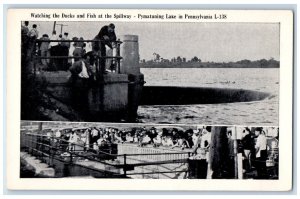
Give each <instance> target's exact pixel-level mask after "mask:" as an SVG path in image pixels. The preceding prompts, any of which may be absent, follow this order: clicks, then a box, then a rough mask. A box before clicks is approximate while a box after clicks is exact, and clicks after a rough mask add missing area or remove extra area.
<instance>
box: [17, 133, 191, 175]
mask: <svg viewBox="0 0 300 199" xmlns="http://www.w3.org/2000/svg"><path fill="white" fill-rule="evenodd" d="M115 147H117V150H112V149H113V147H112V146H110V150H107V151H103V150H97V151H96V150H93V149H91V148H89V147H88V146H86V145H84V144H77V143H72V142H69V141H68V140H65V139H61V138H56V137H54V136H47V135H41V134H38V133H37V134H34V133H25V132H23V133H21V150H23V151H26V152H28V153H29V154H32V155H33V156H35V157H37V158H38V159H40V160H42V161H43V162H46V163H47V164H49V165H50V166H53V164H54V160H58V161H63V162H64V163H68V164H75V165H77V166H84V164H80V163H79V160H82V159H84V160H88V161H92V162H94V163H95V164H103V165H106V166H108V167H112V168H114V169H115V170H120V169H121V170H122V171H123V172H122V173H111V172H110V171H103V170H97V169H95V168H91V167H87V169H91V170H96V171H99V172H108V173H111V175H114V176H120V177H127V174H128V175H144V174H146V172H142V173H141V172H140V173H139V172H137V173H134V172H131V173H128V171H134V170H135V168H137V167H142V168H143V169H144V167H146V166H150V167H151V166H158V165H171V164H173V165H176V164H185V163H186V162H187V159H188V157H189V156H190V152H178V151H175V150H171V149H166V148H159V149H155V148H150V147H137V146H135V145H130V144H118V146H115ZM111 160H112V161H111ZM156 168H157V167H156ZM112 170H113V169H112ZM178 172H186V170H179V171H178V170H172V171H171V170H165V171H159V170H158V169H156V170H155V171H154V170H152V171H151V172H150V173H152V174H153V173H178Z"/></svg>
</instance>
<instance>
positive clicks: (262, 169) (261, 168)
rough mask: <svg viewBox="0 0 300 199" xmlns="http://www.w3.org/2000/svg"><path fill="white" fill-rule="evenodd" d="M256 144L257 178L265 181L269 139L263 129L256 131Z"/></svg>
mask: <svg viewBox="0 0 300 199" xmlns="http://www.w3.org/2000/svg"><path fill="white" fill-rule="evenodd" d="M255 135H256V136H257V138H256V143H255V152H256V170H257V178H258V179H264V178H265V177H266V160H267V156H268V155H267V138H266V136H265V134H264V132H263V130H262V128H256V129H255Z"/></svg>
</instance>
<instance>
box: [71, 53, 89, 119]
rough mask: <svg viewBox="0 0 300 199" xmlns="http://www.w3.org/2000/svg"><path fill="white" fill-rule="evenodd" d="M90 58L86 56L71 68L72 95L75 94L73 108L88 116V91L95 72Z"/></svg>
mask: <svg viewBox="0 0 300 199" xmlns="http://www.w3.org/2000/svg"><path fill="white" fill-rule="evenodd" d="M89 60H90V57H89V56H88V55H87V54H85V55H84V56H83V58H81V59H80V60H79V61H76V62H74V64H73V65H72V66H71V67H70V69H69V70H70V72H71V73H72V76H71V84H72V94H73V97H72V98H73V100H72V101H73V103H74V104H73V106H74V108H75V109H78V111H82V114H83V115H85V114H86V112H85V111H86V110H87V104H88V89H89V85H90V80H91V78H92V76H93V70H92V69H91V66H90V64H89V62H90V61H89Z"/></svg>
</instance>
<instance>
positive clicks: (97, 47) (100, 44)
mask: <svg viewBox="0 0 300 199" xmlns="http://www.w3.org/2000/svg"><path fill="white" fill-rule="evenodd" d="M104 36H107V37H108V38H109V40H105V39H104ZM116 39H117V37H116V34H115V31H113V32H108V26H103V27H102V28H101V30H100V32H99V33H98V35H96V37H95V38H94V40H105V41H103V42H93V44H92V47H93V51H99V50H102V49H103V48H104V47H105V45H107V46H109V47H110V48H112V45H111V42H114V41H116Z"/></svg>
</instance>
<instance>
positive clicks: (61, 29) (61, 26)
mask: <svg viewBox="0 0 300 199" xmlns="http://www.w3.org/2000/svg"><path fill="white" fill-rule="evenodd" d="M56 25H57V26H60V34H62V31H63V27H64V26H68V25H64V24H56Z"/></svg>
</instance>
